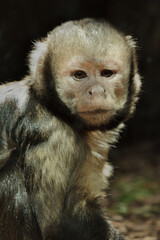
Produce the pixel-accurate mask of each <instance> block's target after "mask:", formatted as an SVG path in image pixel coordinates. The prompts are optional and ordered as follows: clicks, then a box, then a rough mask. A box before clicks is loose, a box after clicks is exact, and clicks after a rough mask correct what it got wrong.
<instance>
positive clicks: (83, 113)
mask: <svg viewBox="0 0 160 240" xmlns="http://www.w3.org/2000/svg"><path fill="white" fill-rule="evenodd" d="M63 66H65V68H64V67H63V70H62V69H61V68H60V72H59V73H58V76H59V78H60V79H61V86H60V87H59V86H58V87H57V91H58V93H59V95H60V97H61V99H62V100H63V101H64V102H65V103H66V104H67V105H68V107H69V108H70V109H71V110H72V112H73V113H76V112H78V115H79V116H80V117H81V118H82V119H83V120H84V121H85V122H86V123H87V124H88V125H96V126H99V125H101V124H104V123H107V122H108V121H109V120H110V119H111V118H112V117H113V116H114V115H115V114H116V111H117V110H120V109H121V108H123V106H124V104H125V102H126V99H127V90H128V89H127V85H128V78H129V72H127V73H126V71H125V66H124V64H123V65H122V64H121V63H120V62H118V61H114V60H112V59H110V60H109V59H107V60H104V58H100V59H94V58H92V59H89V58H88V59H87V58H84V57H83V56H74V57H73V58H71V59H70V60H69V62H66V63H63ZM62 86H63V87H62ZM66 99H67V101H66Z"/></svg>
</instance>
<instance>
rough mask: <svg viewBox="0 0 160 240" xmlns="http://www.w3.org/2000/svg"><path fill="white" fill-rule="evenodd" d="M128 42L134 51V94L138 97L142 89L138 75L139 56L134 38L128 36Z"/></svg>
mask: <svg viewBox="0 0 160 240" xmlns="http://www.w3.org/2000/svg"><path fill="white" fill-rule="evenodd" d="M126 40H127V43H128V45H129V46H130V47H131V51H132V67H133V83H134V93H135V95H137V94H138V93H139V92H140V89H141V85H142V82H141V76H140V75H139V73H138V66H137V55H136V47H137V45H136V41H135V40H134V39H133V38H132V36H126Z"/></svg>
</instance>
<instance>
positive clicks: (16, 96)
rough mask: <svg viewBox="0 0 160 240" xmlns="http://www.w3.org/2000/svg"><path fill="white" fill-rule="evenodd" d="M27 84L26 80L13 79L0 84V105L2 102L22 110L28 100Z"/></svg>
mask: <svg viewBox="0 0 160 240" xmlns="http://www.w3.org/2000/svg"><path fill="white" fill-rule="evenodd" d="M28 96H29V86H28V80H27V79H24V80H21V81H19V82H18V81H15V82H11V83H7V84H3V85H0V106H1V107H2V106H3V105H4V104H5V105H7V104H12V106H13V105H15V107H16V108H18V109H19V110H20V111H24V109H25V106H26V105H27V102H28V99H29V98H28Z"/></svg>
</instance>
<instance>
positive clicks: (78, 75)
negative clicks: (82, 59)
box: [73, 70, 87, 80]
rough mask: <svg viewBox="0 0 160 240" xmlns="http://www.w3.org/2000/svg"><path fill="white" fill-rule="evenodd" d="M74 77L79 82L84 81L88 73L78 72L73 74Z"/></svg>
mask: <svg viewBox="0 0 160 240" xmlns="http://www.w3.org/2000/svg"><path fill="white" fill-rule="evenodd" d="M73 77H74V78H75V79H78V80H79V79H83V78H86V77H87V73H86V72H84V71H82V70H77V71H76V72H74V73H73Z"/></svg>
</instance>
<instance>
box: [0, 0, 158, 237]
mask: <svg viewBox="0 0 160 240" xmlns="http://www.w3.org/2000/svg"><path fill="white" fill-rule="evenodd" d="M84 17H92V18H103V19H106V20H107V21H109V22H110V23H111V24H113V25H114V26H115V27H117V28H118V29H120V30H122V31H123V32H125V33H126V34H131V35H132V36H133V37H134V38H135V39H136V41H137V45H138V48H137V51H138V62H139V71H140V74H141V75H142V77H143V88H142V92H141V96H140V101H139V103H138V105H137V111H136V114H135V116H134V117H133V118H132V120H130V121H129V123H128V124H127V127H126V129H125V131H124V133H123V134H122V138H121V141H120V143H119V144H118V148H117V149H113V150H112V151H111V154H110V161H111V162H113V164H114V166H115V173H116V174H115V175H114V179H113V180H112V181H111V182H113V183H112V184H113V185H114V184H116V183H114V182H116V181H115V178H116V176H121V175H122V177H117V178H118V179H119V183H120V184H121V181H122V184H121V186H117V187H116V188H114V189H120V190H119V192H118V190H117V192H115V193H113V194H112V197H111V198H112V199H111V202H112V203H113V202H116V199H115V197H117V196H119V195H116V194H122V196H121V195H120V197H121V199H122V206H119V205H117V209H118V210H117V211H119V212H120V213H121V214H124V215H125V214H126V215H127V214H128V215H129V214H130V211H131V209H132V208H131V205H132V202H133V201H134V202H135V201H139V198H140V199H143V200H144V199H146V198H147V199H148V197H153V195H154V196H155V195H156V196H157V195H158V194H160V192H159V191H160V180H159V176H160V175H159V172H160V171H159V170H160V137H159V136H160V127H159V125H160V1H159V0H141V1H140V0H130V1H129V0H119V1H118V0H117V1H116V0H112V1H111V0H108V1H107V0H95V1H93V0H45V1H44V0H39V1H37V0H15V1H13V0H5V1H2V0H1V1H0V83H4V82H10V81H14V80H20V79H21V78H22V77H24V76H25V75H26V74H27V71H28V67H27V61H26V59H27V54H28V52H29V51H30V50H31V46H32V42H33V41H34V40H37V39H39V38H41V37H44V36H46V33H47V32H48V31H50V30H52V29H53V28H54V27H55V26H57V25H59V24H61V23H63V22H65V21H67V20H76V19H80V18H84ZM124 177H126V178H124ZM124 183H125V184H124ZM127 184H129V185H128V188H127V189H128V190H126V189H123V187H124V186H126V185H127ZM135 191H136V192H137V195H138V194H139V195H140V196H139V195H138V197H135V195H136V194H132V193H133V192H134V193H135ZM132 195H133V196H132ZM127 196H129V197H128V198H127ZM158 196H159V195H158ZM120 197H118V198H119V199H120ZM113 198H114V199H113ZM126 198H127V199H126ZM157 201H158V203H157V202H156V200H155V199H154V204H155V205H156V208H157V206H158V208H157V210H154V211H155V212H156V217H157V216H159V215H160V212H159V203H160V198H159V199H158V200H157ZM123 202H124V205H123ZM155 202H156V203H155ZM115 204H116V203H115ZM117 204H118V203H117ZM125 204H126V205H125ZM154 204H153V202H152V203H150V206H151V208H149V209H144V211H146V215H147V214H152V213H153V211H152V210H153V208H154V207H153V205H154ZM111 205H112V204H111ZM144 205H145V206H146V205H147V203H146V204H144ZM138 206H139V205H138ZM147 206H148V205H147ZM111 207H112V206H111ZM113 207H114V209H116V207H115V205H114V206H113ZM156 208H155V209H156ZM134 209H135V208H133V210H134ZM143 213H144V212H143ZM140 215H141V213H140ZM153 215H154V213H153ZM159 229H160V226H159ZM159 235H160V233H159ZM157 239H158V238H157ZM159 239H160V238H159Z"/></svg>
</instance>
